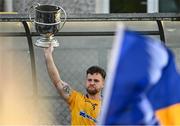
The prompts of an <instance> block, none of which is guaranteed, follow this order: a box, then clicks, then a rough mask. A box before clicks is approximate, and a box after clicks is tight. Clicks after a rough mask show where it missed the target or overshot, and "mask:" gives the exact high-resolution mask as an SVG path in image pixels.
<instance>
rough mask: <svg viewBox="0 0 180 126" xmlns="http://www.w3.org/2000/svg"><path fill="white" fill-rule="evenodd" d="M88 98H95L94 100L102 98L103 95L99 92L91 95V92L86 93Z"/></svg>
mask: <svg viewBox="0 0 180 126" xmlns="http://www.w3.org/2000/svg"><path fill="white" fill-rule="evenodd" d="M86 96H87V97H88V98H90V99H93V100H101V99H102V97H101V95H100V94H99V93H98V94H95V95H90V94H87V95H86Z"/></svg>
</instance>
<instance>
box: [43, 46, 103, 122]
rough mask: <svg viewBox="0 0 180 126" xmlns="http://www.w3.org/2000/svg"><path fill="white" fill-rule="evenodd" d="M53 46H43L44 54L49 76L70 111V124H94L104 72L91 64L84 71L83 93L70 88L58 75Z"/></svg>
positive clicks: (97, 114)
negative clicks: (84, 90) (85, 91)
mask: <svg viewBox="0 0 180 126" xmlns="http://www.w3.org/2000/svg"><path fill="white" fill-rule="evenodd" d="M53 50H54V47H53V46H52V45H51V46H50V47H48V48H44V55H45V60H46V66H47V70H48V73H49V76H50V78H51V80H52V82H53V84H54V85H55V87H56V88H57V90H58V91H59V93H60V95H61V96H62V97H63V99H64V100H65V101H66V102H67V104H68V105H69V108H70V111H71V124H72V125H95V124H96V123H97V118H98V116H99V114H100V108H101V100H102V97H101V90H102V89H103V87H104V81H105V76H106V72H105V71H104V70H103V69H102V68H100V67H98V66H92V67H90V68H89V69H88V70H87V71H86V85H85V86H86V90H87V94H86V95H83V94H81V93H79V92H77V91H76V90H74V89H72V88H71V87H70V85H69V84H67V83H66V82H64V81H63V80H62V79H61V76H60V75H59V72H58V69H57V67H56V65H55V63H54V60H53V54H52V53H53Z"/></svg>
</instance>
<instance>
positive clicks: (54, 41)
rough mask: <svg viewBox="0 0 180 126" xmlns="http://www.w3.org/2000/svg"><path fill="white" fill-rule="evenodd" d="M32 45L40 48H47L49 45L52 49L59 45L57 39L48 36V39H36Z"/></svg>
mask: <svg viewBox="0 0 180 126" xmlns="http://www.w3.org/2000/svg"><path fill="white" fill-rule="evenodd" d="M34 45H36V46H38V47H42V48H47V47H49V46H50V45H52V46H53V47H58V46H59V43H58V41H57V39H55V38H54V37H53V36H50V37H40V38H39V39H37V41H36V42H35V43H34Z"/></svg>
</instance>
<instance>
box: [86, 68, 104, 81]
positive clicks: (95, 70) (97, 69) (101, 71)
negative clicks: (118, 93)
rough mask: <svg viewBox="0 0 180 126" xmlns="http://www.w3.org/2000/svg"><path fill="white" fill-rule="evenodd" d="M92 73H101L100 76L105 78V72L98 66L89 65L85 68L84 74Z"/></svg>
mask: <svg viewBox="0 0 180 126" xmlns="http://www.w3.org/2000/svg"><path fill="white" fill-rule="evenodd" d="M94 73H99V74H101V76H102V77H103V79H105V78H106V72H105V70H104V69H103V68H101V67H99V66H91V67H89V68H88V69H87V71H86V75H88V74H94Z"/></svg>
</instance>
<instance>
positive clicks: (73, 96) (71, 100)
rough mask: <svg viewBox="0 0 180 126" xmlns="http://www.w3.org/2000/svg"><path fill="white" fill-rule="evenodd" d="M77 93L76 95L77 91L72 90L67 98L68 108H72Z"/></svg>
mask: <svg viewBox="0 0 180 126" xmlns="http://www.w3.org/2000/svg"><path fill="white" fill-rule="evenodd" d="M77 95H78V92H77V91H75V90H73V91H72V92H71V94H70V96H69V98H68V104H69V107H70V109H72V108H73V106H74V105H75V101H76V99H77Z"/></svg>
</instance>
